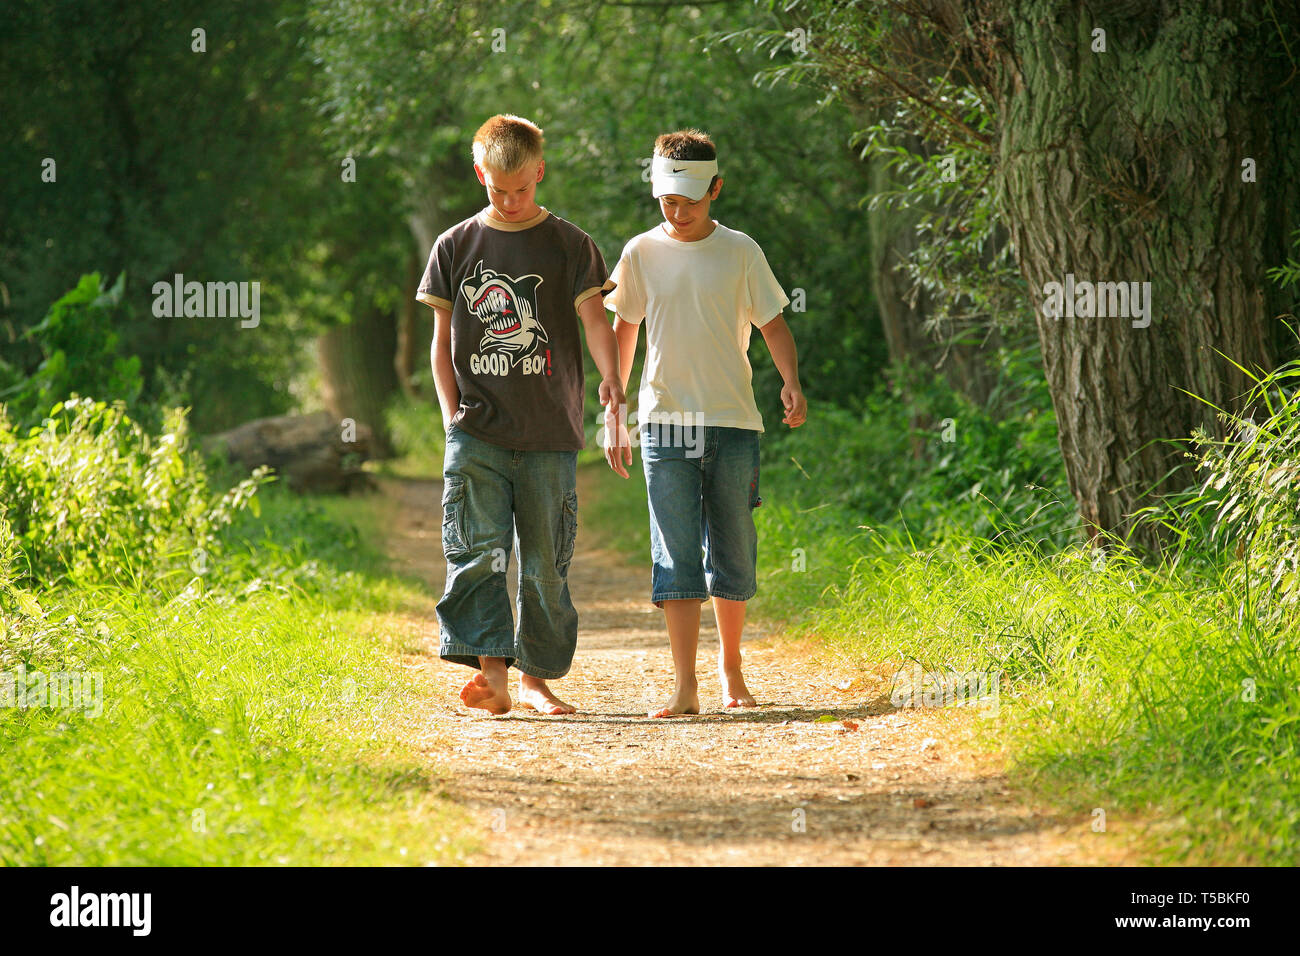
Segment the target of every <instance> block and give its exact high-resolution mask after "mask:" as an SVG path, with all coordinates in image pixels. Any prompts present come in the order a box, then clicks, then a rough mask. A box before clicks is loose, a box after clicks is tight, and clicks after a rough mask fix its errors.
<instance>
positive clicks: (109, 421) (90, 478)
mask: <svg viewBox="0 0 1300 956" xmlns="http://www.w3.org/2000/svg"><path fill="white" fill-rule="evenodd" d="M188 442H189V431H188V425H187V420H186V414H185V412H184V411H183V410H180V409H174V410H172V411H170V412H168V413H167V415H166V421H165V423H164V426H163V428H162V430H161V432H160V433H159V434H158V435H156V436H150V435H148V434H147V433H146V432H145V431H144V429H143V428H142V427H141V426H140V425H139V424H138V423H136V422H135V421H133V420H132V419H131V418H129V417H128V416H127V414H126V411H125V410H124V408H123V407H122V405H121V404H120V403H115V404H113V405H109V404H107V403H105V402H96V401H94V400H93V399H89V398H78V397H76V396H73V397H72V398H70V399H69V400H68V401H66V402H60V403H58V404H56V405H55V406H54V407H53V408H52V409H51V410H50V414H49V417H48V418H47V419H46V420H45V421H44V423H42V424H41V425H39V426H37V427H35V428H32V429H31V430H30V431H29V432H28V433H27V434H26V435H23V434H21V433H20V431H19V430H18V429H17V428H16V427H15V426H14V424H13V423H12V422H11V421H10V420H9V419H8V417H7V415H5V414H4V413H3V410H0V515H2V516H4V517H5V518H6V519H7V525H6V526H5V530H6V531H7V533H6V534H5V535H4V541H3V543H0V548H3V549H4V551H5V552H6V553H7V555H8V557H7V561H8V563H9V564H10V567H11V568H13V569H14V570H13V571H12V572H11V573H12V574H13V581H14V582H15V584H16V585H27V584H32V583H36V582H39V583H41V584H43V585H54V584H58V583H61V582H67V583H86V582H91V581H98V582H108V581H116V582H119V583H125V582H128V581H133V580H134V581H149V580H152V579H153V578H154V576H155V575H159V574H162V573H164V572H166V571H168V570H183V569H185V568H187V567H189V566H190V564H191V563H193V562H196V561H197V562H199V563H203V562H206V560H207V559H208V557H210V556H211V554H212V553H214V552H215V549H217V548H218V547H219V543H218V539H217V535H216V533H217V531H218V530H219V529H220V528H221V527H223V526H224V525H226V524H227V523H229V521H230V520H231V517H232V516H233V515H234V514H235V513H236V512H238V511H239V510H240V509H242V508H244V507H245V506H250V505H251V506H252V507H253V508H256V507H257V505H256V501H255V499H254V494H255V492H256V490H257V488H258V486H259V485H261V484H263V483H265V482H266V481H267V480H269V479H268V478H267V477H266V472H265V470H259V471H258V472H255V473H254V475H253V476H252V477H250V478H246V479H245V480H243V481H241V482H239V483H238V484H237V485H235V486H234V487H233V488H231V489H230V490H229V491H228V492H226V493H225V494H222V495H218V494H216V493H214V492H213V491H212V490H211V489H210V488H209V485H208V479H207V475H206V473H205V471H204V469H203V467H202V465H201V463H200V462H199V460H198V459H197V457H196V456H195V455H194V454H193V453H192V452H190V450H189V447H188Z"/></svg>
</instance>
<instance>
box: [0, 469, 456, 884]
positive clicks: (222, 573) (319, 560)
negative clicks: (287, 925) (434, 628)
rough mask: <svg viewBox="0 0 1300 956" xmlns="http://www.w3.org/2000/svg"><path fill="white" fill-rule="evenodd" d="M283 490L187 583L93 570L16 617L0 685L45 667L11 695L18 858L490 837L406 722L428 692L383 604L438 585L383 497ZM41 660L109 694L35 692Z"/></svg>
mask: <svg viewBox="0 0 1300 956" xmlns="http://www.w3.org/2000/svg"><path fill="white" fill-rule="evenodd" d="M263 495H266V496H267V500H266V503H265V508H264V509H263V512H262V517H261V519H260V520H256V521H255V520H254V516H253V515H252V513H251V512H250V511H248V510H244V511H241V512H239V513H238V515H237V516H236V519H235V521H234V522H233V523H232V524H231V525H229V526H227V528H226V530H225V532H224V533H225V534H226V535H227V536H229V538H230V540H229V541H228V542H227V546H226V548H225V549H224V551H223V552H222V553H221V555H220V557H219V558H214V560H213V563H212V565H211V566H210V568H209V572H208V573H207V574H205V575H201V576H200V575H195V576H193V577H192V578H191V579H190V584H189V586H187V587H185V588H184V589H183V590H181V589H178V588H172V589H171V592H172V593H169V594H162V593H160V592H159V591H158V590H157V589H156V588H152V587H149V588H136V587H132V586H128V587H120V586H117V585H111V586H110V585H104V584H99V583H94V582H92V583H89V584H86V585H84V586H80V587H78V588H76V589H72V588H67V589H60V590H57V591H53V592H46V594H45V595H43V596H42V604H43V605H44V607H43V608H42V609H41V611H40V613H39V614H38V615H35V616H27V615H16V616H12V617H9V618H7V619H0V634H2V635H3V640H0V680H3V678H4V677H5V676H10V677H12V676H13V675H15V674H18V673H23V674H24V675H25V680H26V681H27V682H28V689H27V702H26V706H22V705H19V706H16V707H15V706H2V707H0V750H3V752H4V753H5V755H6V760H7V765H6V778H5V786H4V787H3V788H0V864H5V865H11V866H12V865H25V866H32V865H85V866H104V865H127V866H135V865H154V866H157V865H169V866H170V865H176V866H194V865H226V866H232V865H244V866H249V865H286V864H293V865H319V864H326V863H347V864H352V865H367V864H386V865H394V864H402V863H414V864H427V863H450V862H457V861H459V860H460V859H462V858H463V856H464V855H465V854H466V853H467V852H468V851H469V850H470V849H471V842H470V841H469V840H468V839H467V838H466V836H465V835H464V834H465V833H466V831H467V830H468V829H469V828H470V826H471V822H470V821H469V820H468V819H467V818H466V816H465V815H464V813H463V812H461V811H459V810H457V809H456V808H455V807H454V806H452V805H451V804H450V803H449V802H448V801H446V800H444V799H442V798H441V797H440V795H439V793H440V790H441V780H440V777H439V775H438V774H437V773H436V771H433V770H431V769H430V767H429V766H428V764H427V761H425V760H423V759H422V758H421V757H420V755H418V754H417V753H415V752H414V751H413V750H411V749H409V748H406V747H404V746H403V745H401V744H399V743H396V742H395V741H393V740H392V738H391V733H392V731H391V726H392V722H393V721H395V720H399V719H403V718H404V717H405V716H406V715H407V714H409V713H410V712H411V711H412V710H414V709H415V708H416V707H417V706H418V703H419V702H418V699H417V691H416V689H415V688H414V687H413V685H412V684H411V682H410V680H409V678H408V677H407V675H406V674H405V673H404V672H403V671H402V669H401V668H400V667H398V666H397V665H396V663H395V662H394V661H393V660H392V658H391V654H390V650H391V649H390V647H389V645H388V641H389V640H390V639H391V638H390V635H389V634H388V628H387V626H386V625H387V620H388V619H387V618H385V617H381V616H379V615H380V614H381V613H383V612H391V611H397V610H402V609H405V608H409V607H411V606H413V605H416V604H419V602H421V601H422V600H427V598H425V596H424V595H422V594H421V593H420V592H419V589H418V588H416V587H413V586H411V585H409V584H406V583H404V582H400V581H397V580H396V579H394V578H393V577H392V576H391V575H390V574H389V573H388V571H387V568H386V567H385V565H384V562H383V561H382V558H381V557H380V556H378V555H377V554H376V553H375V552H374V550H373V547H372V546H371V544H370V541H371V540H372V538H373V536H374V533H375V531H376V528H375V521H376V519H375V518H374V517H373V516H372V515H370V511H371V510H372V507H371V505H370V504H369V503H367V502H365V501H353V500H348V501H346V502H341V503H335V504H334V509H335V510H333V511H332V512H330V513H326V511H325V510H324V509H323V507H321V506H316V507H311V508H304V507H303V501H302V499H300V498H298V497H297V496H293V495H290V494H289V493H288V492H287V491H285V490H284V489H281V488H279V487H275V486H273V487H272V488H269V489H266V491H264V492H262V493H261V494H259V497H262V496H263ZM358 522H361V523H362V524H363V525H364V526H365V527H366V531H367V534H366V537H365V538H364V539H363V538H362V537H361V536H360V534H359V532H358V527H357V523H358ZM286 563H287V565H288V566H289V567H285V566H284V565H286ZM282 571H283V572H285V573H281V572H282ZM205 582H206V586H205ZM357 608H363V610H360V611H358V610H356V609H357ZM20 665H21V666H22V670H21V671H20V670H19V666H20ZM37 672H39V673H40V674H42V675H45V676H46V678H47V679H48V678H49V677H50V676H52V675H54V674H65V675H66V674H68V673H73V674H75V675H77V676H79V677H82V678H84V679H87V680H89V681H91V683H92V686H93V682H94V681H95V680H96V679H98V681H99V686H98V691H99V693H98V694H94V693H92V694H89V695H85V696H83V697H82V699H81V700H80V703H79V706H69V704H68V701H67V700H66V699H64V700H62V701H60V702H59V706H55V702H54V701H53V700H49V701H47V702H46V703H45V704H42V703H41V701H40V700H39V699H37V700H35V701H33V699H32V693H33V692H32V690H31V686H32V684H31V683H30V682H31V680H32V678H33V677H34V676H35V674H36V673H37ZM11 686H12V685H11ZM3 691H4V687H3V686H0V693H3Z"/></svg>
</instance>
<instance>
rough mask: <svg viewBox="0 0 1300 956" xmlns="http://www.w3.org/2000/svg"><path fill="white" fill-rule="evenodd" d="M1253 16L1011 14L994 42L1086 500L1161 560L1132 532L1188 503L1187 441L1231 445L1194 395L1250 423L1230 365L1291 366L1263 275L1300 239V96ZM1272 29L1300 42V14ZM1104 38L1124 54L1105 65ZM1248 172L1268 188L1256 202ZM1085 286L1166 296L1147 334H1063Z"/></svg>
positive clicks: (1099, 7) (1031, 264)
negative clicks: (1241, 411) (1161, 505)
mask: <svg viewBox="0 0 1300 956" xmlns="http://www.w3.org/2000/svg"><path fill="white" fill-rule="evenodd" d="M1238 6H1240V5H1239V4H1233V3H1228V2H1226V0H1183V2H1181V3H1179V4H1170V5H1151V6H1145V5H1141V4H1137V5H1133V4H1123V3H1118V2H1116V3H1102V4H1093V5H1091V11H1090V8H1089V6H1088V5H1082V4H1077V5H1076V4H1074V3H1068V4H1067V3H1061V2H1056V0H1003V2H999V3H996V4H993V7H995V8H996V12H997V14H998V16H997V17H995V18H993V19H992V20H991V21H990V22H987V23H983V24H981V25H980V26H981V32H982V33H984V35H985V36H992V35H993V34H994V33H995V32H999V31H1000V33H999V35H998V37H997V39H996V40H994V41H992V45H991V50H992V53H993V55H992V57H991V59H990V60H989V61H986V62H989V63H991V64H992V66H991V67H990V72H989V74H988V75H989V76H991V78H992V82H991V84H990V86H991V89H992V92H993V95H994V97H995V98H996V100H997V114H998V116H999V121H1000V125H1001V130H1000V135H1001V142H1000V146H999V152H1000V156H999V160H1000V170H1001V175H1002V185H1003V190H1002V197H1003V198H1002V202H1003V211H1004V213H1005V215H1006V219H1007V222H1008V223H1009V225H1010V228H1011V233H1012V241H1013V243H1014V245H1015V248H1016V252H1017V255H1018V257H1019V262H1020V267H1021V270H1022V272H1023V274H1024V276H1025V278H1026V279H1027V280H1028V283H1029V288H1030V293H1031V297H1032V301H1033V303H1034V306H1035V308H1036V309H1037V324H1038V334H1039V341H1040V344H1041V347H1042V355H1043V365H1044V369H1045V371H1046V375H1047V379H1048V382H1049V384H1050V387H1051V392H1052V401H1053V404H1054V406H1055V408H1056V416H1057V421H1058V423H1059V427H1060V444H1061V452H1062V454H1063V455H1064V459H1065V468H1066V474H1067V476H1068V479H1069V482H1070V488H1071V490H1072V491H1073V493H1074V495H1075V497H1076V499H1077V500H1078V504H1079V512H1080V515H1081V516H1082V518H1083V519H1084V521H1085V522H1086V524H1087V526H1088V527H1089V528H1090V529H1091V532H1092V534H1093V536H1096V535H1097V534H1099V533H1102V532H1111V533H1116V534H1118V535H1120V536H1121V537H1131V540H1132V541H1133V542H1134V543H1135V544H1137V545H1139V546H1142V547H1146V548H1151V547H1155V546H1157V545H1158V543H1159V539H1158V534H1157V531H1156V529H1155V528H1153V527H1152V526H1151V525H1149V524H1146V525H1140V526H1138V527H1137V528H1136V530H1135V525H1134V522H1133V519H1132V516H1133V514H1134V512H1136V511H1137V510H1138V509H1139V508H1140V507H1142V506H1143V505H1144V504H1145V503H1149V502H1148V495H1150V494H1152V493H1155V492H1164V491H1172V490H1174V489H1175V488H1176V487H1180V486H1182V485H1184V484H1185V483H1186V478H1185V477H1178V478H1171V472H1172V471H1173V470H1174V469H1175V468H1176V467H1177V466H1178V465H1179V464H1182V463H1184V459H1183V458H1182V455H1181V449H1179V448H1178V447H1176V446H1174V445H1173V444H1171V443H1170V440H1171V439H1175V440H1176V439H1182V438H1185V437H1186V436H1187V435H1188V434H1189V433H1190V432H1191V431H1192V429H1194V428H1195V427H1197V426H1204V427H1206V428H1207V429H1209V430H1211V431H1212V432H1217V433H1220V434H1221V433H1222V432H1221V426H1219V424H1218V423H1217V422H1216V421H1215V418H1214V413H1213V411H1212V410H1211V409H1210V408H1208V407H1207V406H1206V405H1204V404H1202V403H1201V402H1200V401H1198V400H1197V399H1196V398H1193V397H1191V396H1190V395H1188V394H1186V393H1185V392H1184V391H1183V390H1184V389H1185V390H1186V391H1187V392H1191V393H1194V394H1195V395H1197V396H1199V397H1200V398H1202V399H1205V400H1206V401H1209V402H1212V403H1214V404H1215V405H1218V406H1220V407H1223V408H1235V407H1237V406H1238V399H1239V397H1240V396H1241V394H1242V392H1243V391H1244V390H1245V389H1246V388H1247V387H1248V385H1249V384H1250V382H1249V381H1248V379H1247V377H1246V376H1245V375H1243V374H1242V373H1241V372H1240V371H1238V370H1237V369H1236V368H1235V367H1234V366H1233V365H1232V363H1231V362H1229V361H1228V360H1227V359H1226V358H1224V357H1222V356H1221V355H1220V354H1219V353H1220V352H1222V353H1224V354H1226V355H1227V356H1228V357H1230V358H1231V359H1233V360H1235V361H1236V362H1239V363H1241V364H1242V365H1244V366H1246V367H1247V368H1251V369H1271V368H1273V367H1274V366H1275V359H1276V356H1277V354H1278V353H1277V343H1278V341H1279V339H1278V337H1277V333H1278V332H1279V331H1280V330H1279V329H1277V327H1276V323H1274V322H1273V321H1272V320H1273V316H1274V315H1276V314H1277V313H1278V312H1280V311H1282V309H1281V303H1282V301H1283V299H1282V297H1281V296H1280V294H1279V291H1278V290H1277V289H1276V286H1275V285H1274V284H1273V283H1271V282H1270V280H1269V279H1268V278H1267V277H1266V276H1265V270H1266V269H1267V268H1268V267H1270V266H1272V265H1276V264H1279V263H1280V262H1282V261H1283V260H1284V258H1285V251H1286V239H1287V235H1288V232H1289V229H1290V228H1291V227H1293V225H1294V222H1293V217H1294V214H1295V210H1296V207H1297V204H1296V198H1297V195H1296V186H1295V183H1296V178H1295V176H1294V168H1293V167H1294V166H1295V165H1296V163H1295V161H1294V159H1293V157H1296V156H1297V155H1300V138H1298V137H1297V136H1296V129H1297V120H1296V117H1297V115H1298V114H1300V111H1298V110H1297V99H1298V97H1297V91H1298V90H1300V80H1295V79H1293V80H1292V82H1291V83H1290V84H1289V86H1286V87H1283V86H1282V83H1283V81H1284V80H1285V79H1286V74H1287V73H1288V72H1289V71H1290V69H1291V67H1290V65H1289V64H1287V63H1286V61H1285V58H1282V57H1280V56H1279V55H1277V50H1278V49H1279V40H1278V35H1277V29H1276V28H1275V27H1273V26H1272V25H1271V21H1270V22H1265V20H1264V19H1263V16H1264V14H1263V13H1262V8H1261V12H1260V13H1254V12H1251V13H1245V12H1242V11H1240V10H1238V9H1237V7H1238ZM1274 10H1275V11H1276V12H1277V14H1278V16H1279V17H1281V18H1282V19H1283V21H1284V22H1283V28H1284V29H1286V30H1287V31H1288V34H1289V35H1290V36H1295V35H1296V30H1297V25H1298V24H1297V21H1300V12H1297V8H1296V7H1295V6H1294V5H1293V4H1275V5H1274ZM1094 12H1095V13H1096V15H1097V19H1096V20H1094V19H1093V13H1094ZM1096 28H1101V29H1104V30H1105V31H1106V36H1105V39H1106V45H1107V52H1092V50H1091V47H1092V45H1093V44H1094V43H1095V42H1096V35H1095V34H1094V32H1093V31H1094V29H1096ZM1279 64H1283V65H1279ZM1247 158H1251V159H1254V160H1255V162H1256V164H1257V168H1258V182H1253V183H1252V182H1243V175H1242V174H1243V167H1242V162H1243V160H1245V159H1247ZM1070 274H1073V276H1074V277H1075V280H1076V281H1083V280H1088V281H1091V282H1098V281H1105V282H1125V283H1133V282H1138V283H1142V282H1149V283H1150V284H1151V285H1150V289H1151V294H1150V306H1151V312H1150V325H1149V327H1145V328H1142V327H1134V325H1133V320H1130V318H1124V317H1113V318H1101V317H1096V318H1085V317H1079V318H1071V317H1062V318H1051V317H1048V316H1046V315H1045V314H1044V311H1043V305H1044V302H1045V301H1046V300H1047V298H1048V295H1047V292H1046V290H1045V286H1046V284H1047V283H1049V282H1058V283H1065V281H1066V276H1067V275H1070ZM1140 288H1141V287H1139V289H1140ZM1080 304H1081V305H1085V306H1086V304H1087V303H1086V302H1081V303H1080ZM1136 321H1138V322H1139V323H1140V322H1141V321H1142V320H1141V319H1137V320H1136Z"/></svg>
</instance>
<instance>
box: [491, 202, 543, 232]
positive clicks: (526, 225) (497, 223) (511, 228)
mask: <svg viewBox="0 0 1300 956" xmlns="http://www.w3.org/2000/svg"><path fill="white" fill-rule="evenodd" d="M550 214H551V213H550V211H549V210H548V209H547V208H546V207H545V206H538V207H537V215H535V216H533V217H532V218H531V219H520V220H519V221H518V222H506V221H505V220H504V219H498V218H497V217H496V216H494V215H492V207H491V206H485V207H484V208H483V209H482V210H481V211H480V212H479V214H478V218H479V221H480V222H481V223H483V225H485V226H489V227H491V228H492V229H500V230H501V231H502V232H520V231H521V230H524V229H531V228H533V226H536V225H537V224H538V223H541V222H543V221H544V220H545V219H546V217H547V216H549V215H550Z"/></svg>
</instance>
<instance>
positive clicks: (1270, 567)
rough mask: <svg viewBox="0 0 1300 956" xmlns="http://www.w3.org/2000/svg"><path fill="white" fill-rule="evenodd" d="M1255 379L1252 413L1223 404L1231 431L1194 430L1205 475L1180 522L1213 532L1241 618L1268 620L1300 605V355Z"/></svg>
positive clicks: (1184, 502) (1222, 415)
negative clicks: (1214, 433) (1219, 434)
mask: <svg viewBox="0 0 1300 956" xmlns="http://www.w3.org/2000/svg"><path fill="white" fill-rule="evenodd" d="M1243 372H1245V374H1247V375H1250V372H1248V371H1246V370H1244V369H1243ZM1252 378H1253V379H1254V381H1255V385H1254V386H1253V387H1252V389H1251V392H1250V394H1249V395H1248V396H1247V398H1246V402H1245V406H1246V407H1247V408H1248V409H1250V410H1252V412H1253V414H1252V413H1250V412H1248V413H1243V414H1232V413H1230V412H1226V411H1223V410H1222V409H1219V410H1218V412H1219V419H1220V420H1221V421H1222V422H1223V423H1224V424H1225V425H1226V426H1227V429H1228V432H1229V437H1227V438H1226V439H1216V438H1215V437H1213V436H1211V435H1210V434H1208V433H1207V432H1206V431H1204V430H1203V429H1200V430H1197V432H1196V433H1195V434H1194V436H1193V444H1194V445H1195V447H1196V449H1197V464H1196V467H1197V471H1198V472H1201V473H1203V474H1204V479H1203V481H1202V483H1201V485H1200V487H1199V488H1198V489H1196V490H1195V492H1194V493H1193V494H1189V495H1185V496H1182V497H1181V499H1180V500H1179V502H1178V504H1179V509H1180V511H1179V514H1178V517H1179V519H1180V520H1179V521H1178V522H1177V525H1178V527H1179V528H1180V530H1183V531H1184V533H1183V535H1182V536H1183V537H1184V538H1187V537H1188V535H1187V534H1186V532H1185V529H1187V528H1193V527H1194V528H1203V529H1206V530H1207V531H1208V535H1207V542H1206V543H1207V544H1210V545H1217V546H1219V547H1220V548H1221V550H1222V552H1223V553H1225V555H1227V557H1228V558H1229V560H1230V564H1229V567H1230V572H1229V575H1228V578H1229V580H1230V582H1231V584H1232V587H1231V590H1230V592H1229V593H1231V594H1234V595H1237V596H1238V598H1239V600H1240V602H1241V609H1240V610H1241V616H1242V619H1243V620H1246V621H1252V622H1253V621H1259V622H1260V623H1262V624H1265V625H1268V624H1276V623H1277V621H1279V620H1280V619H1282V618H1283V617H1286V616H1294V614H1295V612H1296V610H1297V608H1300V389H1297V387H1296V384H1297V379H1300V361H1296V362H1291V363H1289V364H1287V365H1285V366H1283V367H1282V368H1280V369H1277V370H1276V371H1274V372H1270V373H1268V374H1266V375H1262V376H1252Z"/></svg>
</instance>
